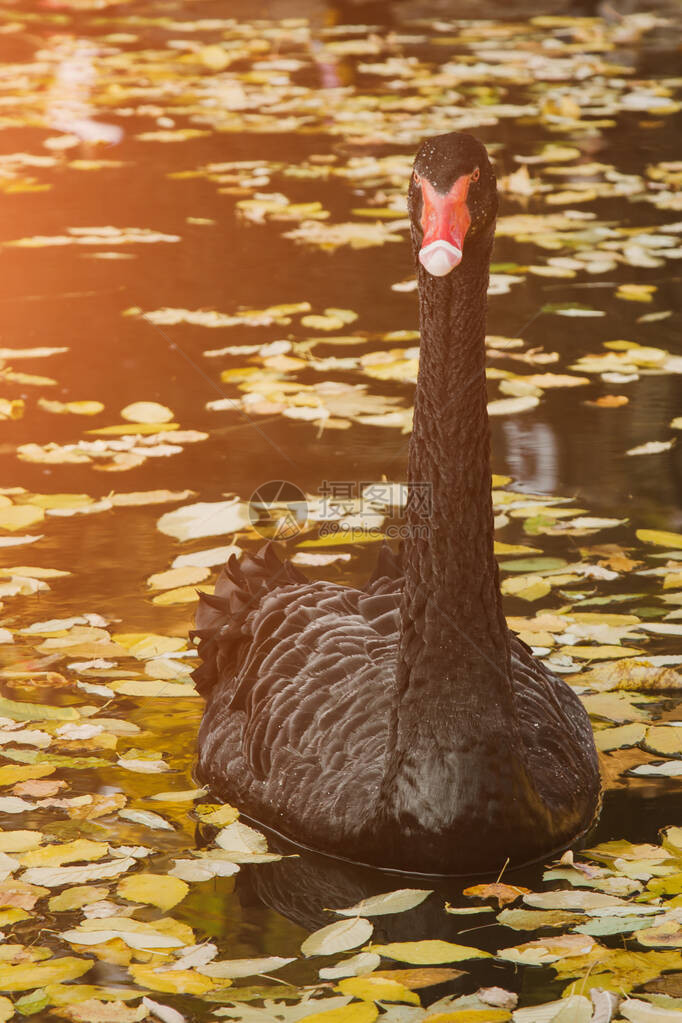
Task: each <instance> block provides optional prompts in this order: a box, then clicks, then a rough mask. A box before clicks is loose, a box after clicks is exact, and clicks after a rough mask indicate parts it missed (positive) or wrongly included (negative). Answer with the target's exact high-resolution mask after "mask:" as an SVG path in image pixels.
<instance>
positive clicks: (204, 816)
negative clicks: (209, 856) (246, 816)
mask: <svg viewBox="0 0 682 1023" xmlns="http://www.w3.org/2000/svg"><path fill="white" fill-rule="evenodd" d="M156 798H157V799H158V796H157V797H156ZM194 809H195V811H196V814H197V816H198V818H199V820H200V821H201V823H202V824H212V825H213V827H216V828H226V827H227V825H228V824H234V822H235V821H236V820H237V818H238V817H239V810H237V808H236V807H234V806H230V804H229V803H225V804H223V805H222V806H216V805H213V804H211V803H199V804H198V806H195V808H194Z"/></svg>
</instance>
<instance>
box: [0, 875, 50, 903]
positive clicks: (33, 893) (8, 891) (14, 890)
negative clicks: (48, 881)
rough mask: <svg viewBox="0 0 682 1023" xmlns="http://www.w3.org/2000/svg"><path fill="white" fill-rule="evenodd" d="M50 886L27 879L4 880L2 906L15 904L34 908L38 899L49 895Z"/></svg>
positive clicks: (1, 889)
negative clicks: (33, 882)
mask: <svg viewBox="0 0 682 1023" xmlns="http://www.w3.org/2000/svg"><path fill="white" fill-rule="evenodd" d="M49 894H50V889H49V888H42V887H41V886H40V885H37V884H27V883H26V882H25V881H3V882H2V883H0V906H2V907H3V908H5V907H7V906H14V907H16V908H18V909H33V907H34V906H35V904H36V902H37V901H38V899H42V897H43V895H49Z"/></svg>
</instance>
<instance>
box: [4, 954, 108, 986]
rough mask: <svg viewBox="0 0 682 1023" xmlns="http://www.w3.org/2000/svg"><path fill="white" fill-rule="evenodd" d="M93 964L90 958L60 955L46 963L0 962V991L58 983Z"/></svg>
mask: <svg viewBox="0 0 682 1023" xmlns="http://www.w3.org/2000/svg"><path fill="white" fill-rule="evenodd" d="M92 965H93V960H92V959H74V958H73V956H61V957H60V958H59V959H51V960H50V961H49V962H47V963H26V964H24V963H21V964H19V965H18V966H9V965H7V964H6V963H0V991H29V990H31V989H32V988H37V987H43V986H44V985H45V984H55V983H60V982H62V981H65V980H75V978H76V977H81V976H82V975H83V974H84V973H87V971H88V970H89V969H90V967H91V966H92Z"/></svg>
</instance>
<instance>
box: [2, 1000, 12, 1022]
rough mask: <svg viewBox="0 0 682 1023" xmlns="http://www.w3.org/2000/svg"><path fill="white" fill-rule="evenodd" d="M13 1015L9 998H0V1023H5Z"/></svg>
mask: <svg viewBox="0 0 682 1023" xmlns="http://www.w3.org/2000/svg"><path fill="white" fill-rule="evenodd" d="M13 1015H14V1005H13V1003H12V1002H11V1001H10V999H9V998H4V997H1V996H0V1023H7V1020H8V1019H11V1018H12V1016H13Z"/></svg>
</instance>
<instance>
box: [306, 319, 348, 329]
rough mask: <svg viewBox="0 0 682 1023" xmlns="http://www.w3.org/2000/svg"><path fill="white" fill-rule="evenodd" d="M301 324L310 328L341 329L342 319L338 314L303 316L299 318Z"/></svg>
mask: <svg viewBox="0 0 682 1023" xmlns="http://www.w3.org/2000/svg"><path fill="white" fill-rule="evenodd" d="M301 324H302V326H304V327H310V329H311V330H341V329H342V327H343V325H344V321H343V320H342V319H341V317H340V316H315V315H311V316H304V317H303V318H302V319H301Z"/></svg>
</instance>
